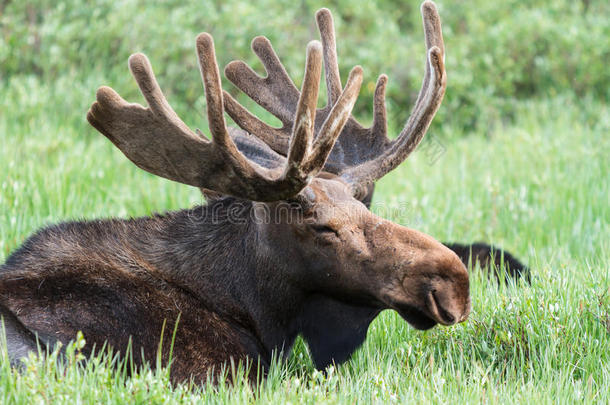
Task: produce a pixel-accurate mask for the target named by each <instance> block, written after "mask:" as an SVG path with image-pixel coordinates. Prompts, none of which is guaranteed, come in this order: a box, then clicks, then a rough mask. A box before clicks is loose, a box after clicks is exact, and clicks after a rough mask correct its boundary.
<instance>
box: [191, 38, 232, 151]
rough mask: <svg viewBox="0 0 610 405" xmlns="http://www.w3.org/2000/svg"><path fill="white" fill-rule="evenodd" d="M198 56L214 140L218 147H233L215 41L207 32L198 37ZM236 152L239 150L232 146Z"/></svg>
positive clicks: (209, 123)
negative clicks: (225, 111)
mask: <svg viewBox="0 0 610 405" xmlns="http://www.w3.org/2000/svg"><path fill="white" fill-rule="evenodd" d="M196 44H197V55H198V56H199V57H198V60H199V71H200V72H201V79H202V80H203V84H204V87H205V100H206V103H207V110H208V125H209V128H210V132H211V133H212V139H213V140H214V143H215V144H216V145H218V146H225V147H226V146H228V147H231V145H232V143H233V141H232V140H231V138H230V137H229V133H228V132H227V126H226V123H225V118H224V106H223V101H222V84H221V82H220V73H219V71H218V64H217V63H216V52H215V50H214V40H213V39H212V36H211V35H210V34H208V33H207V32H204V33H201V34H199V35H198V36H197V40H196ZM232 147H233V148H235V150H237V148H236V147H235V145H234V144H233V145H232Z"/></svg>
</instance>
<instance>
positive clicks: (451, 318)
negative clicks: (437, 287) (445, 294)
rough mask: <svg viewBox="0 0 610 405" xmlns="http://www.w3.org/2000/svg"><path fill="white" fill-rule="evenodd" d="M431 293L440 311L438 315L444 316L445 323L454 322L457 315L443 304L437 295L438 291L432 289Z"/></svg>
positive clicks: (437, 309) (450, 323)
mask: <svg viewBox="0 0 610 405" xmlns="http://www.w3.org/2000/svg"><path fill="white" fill-rule="evenodd" d="M431 295H432V299H433V300H434V304H435V307H436V311H437V312H438V315H439V316H440V317H441V318H442V320H443V321H444V323H446V324H449V325H452V324H454V323H455V316H454V315H453V314H452V313H451V312H449V311H448V310H446V309H445V307H443V306H442V305H441V303H440V302H439V299H438V297H437V296H436V291H432V293H431Z"/></svg>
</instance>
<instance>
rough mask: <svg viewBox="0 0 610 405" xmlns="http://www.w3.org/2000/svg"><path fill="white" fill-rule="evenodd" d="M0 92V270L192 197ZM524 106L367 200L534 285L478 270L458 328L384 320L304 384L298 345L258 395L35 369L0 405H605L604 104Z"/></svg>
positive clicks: (98, 139)
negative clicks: (57, 239) (72, 234)
mask: <svg viewBox="0 0 610 405" xmlns="http://www.w3.org/2000/svg"><path fill="white" fill-rule="evenodd" d="M26 85H27V86H29V85H32V86H34V83H30V84H27V83H26V84H24V86H26ZM85 87H86V85H85ZM75 92H76V93H78V91H75ZM91 93H93V87H92V90H91ZM5 95H6V96H7V97H6V98H5V99H4V100H3V101H2V103H3V111H6V112H7V113H6V114H3V115H2V117H1V119H0V133H1V134H2V145H3V146H2V149H1V150H0V151H1V152H0V173H2V178H1V179H0V190H1V192H0V207H2V209H1V210H0V260H3V259H5V258H6V256H7V255H8V254H9V252H10V251H12V250H13V249H15V248H16V247H17V246H19V244H20V243H21V242H22V241H23V240H24V238H26V237H27V236H28V235H29V234H30V233H31V232H32V231H34V230H35V229H37V228H39V227H41V226H44V225H45V224H49V223H52V222H57V221H62V220H67V219H70V218H95V217H107V216H123V217H125V216H137V215H146V214H149V213H151V212H155V211H164V210H171V209H178V208H184V207H189V206H191V205H193V204H196V203H199V202H201V197H200V196H199V194H198V192H197V191H196V190H193V189H190V188H188V187H185V186H180V185H177V184H173V183H171V182H169V181H165V180H162V179H159V178H155V177H153V176H150V175H148V174H146V173H144V172H142V171H141V170H138V169H137V168H135V167H134V166H133V165H132V164H130V163H129V162H128V161H127V160H126V159H125V158H124V157H123V156H122V155H121V154H120V153H119V152H118V151H117V150H115V148H114V147H113V146H112V145H111V144H110V143H109V142H107V141H106V140H105V139H104V138H103V137H102V136H99V135H97V134H96V133H95V132H94V131H93V130H92V129H91V128H88V127H87V126H86V125H85V123H84V122H83V120H82V118H78V119H77V118H74V117H75V116H78V115H79V114H80V112H78V114H77V113H73V112H67V111H63V112H64V113H65V116H62V105H61V103H60V102H59V101H58V104H52V105H49V104H48V103H46V102H44V101H42V100H41V99H44V97H47V96H46V95H45V88H42V87H40V88H38V87H37V88H34V89H33V90H30V91H27V92H20V91H19V89H18V88H17V87H11V89H10V91H8V92H5ZM49 97H55V96H52V95H51V96H49ZM67 97H70V96H69V95H67ZM87 98H89V99H90V98H91V96H89V97H85V99H87ZM14 105H19V106H20V108H19V109H15V108H14V107H11V106H14ZM519 110H520V113H519V115H518V118H517V120H516V122H515V123H514V124H510V125H508V126H504V127H497V128H495V129H494V130H492V131H491V132H490V133H488V134H487V136H486V137H484V136H482V135H480V134H473V135H471V136H467V137H464V138H461V139H454V140H444V141H442V142H443V146H444V148H445V152H444V153H443V154H442V155H441V156H440V158H438V160H437V161H436V162H435V163H434V164H430V158H429V155H427V154H426V153H423V152H420V153H416V154H415V155H413V156H412V157H411V158H410V159H409V160H408V161H407V162H406V163H404V164H403V165H402V166H401V167H400V168H399V169H398V170H396V171H395V172H393V173H392V174H391V175H389V176H387V178H385V179H383V181H382V182H381V183H380V186H379V188H378V194H377V195H376V198H375V202H374V209H375V210H376V211H377V212H379V213H383V214H384V215H386V216H388V217H392V218H391V219H393V220H395V221H397V222H399V223H402V224H405V225H408V226H412V227H415V228H417V229H420V230H422V231H424V232H427V233H429V234H431V235H433V236H435V237H436V238H437V239H439V240H453V241H475V240H486V241H490V242H493V243H497V244H499V245H501V246H504V247H506V248H507V249H510V250H511V251H514V252H515V253H516V254H517V255H518V256H519V257H521V258H523V259H525V260H526V261H527V262H528V263H529V264H530V266H531V268H532V275H533V281H532V285H531V286H523V285H521V286H512V287H511V286H509V287H497V286H496V285H495V284H493V283H490V282H488V281H487V280H486V279H484V278H482V277H479V276H478V274H477V273H475V275H474V277H473V280H472V298H473V312H472V315H471V316H470V318H469V320H468V321H467V322H466V323H464V324H460V325H458V326H455V327H451V328H445V327H437V328H434V329H433V330H431V331H429V332H426V333H422V332H418V331H415V330H413V329H411V328H410V327H409V326H408V325H407V324H406V323H405V322H404V321H402V320H401V319H400V318H399V317H398V316H397V315H396V314H395V313H393V312H389V311H386V312H384V313H383V314H382V315H381V316H380V317H379V318H378V319H377V320H376V321H375V322H374V323H373V324H372V326H371V329H370V331H369V335H368V338H367V340H366V343H365V344H364V346H363V347H362V348H361V349H360V350H359V351H358V352H357V353H356V354H355V356H354V358H353V359H352V360H351V361H349V362H348V363H346V364H344V365H342V366H339V367H337V368H336V369H334V370H333V371H332V372H330V373H328V375H326V376H325V375H322V374H321V373H318V372H316V371H314V369H313V367H312V364H311V360H310V359H309V356H308V354H307V349H306V347H305V345H304V344H303V343H302V342H300V343H299V344H297V346H296V347H295V349H294V353H293V357H292V358H291V360H289V361H288V362H287V363H285V364H277V365H276V366H274V368H273V369H272V371H271V375H270V377H269V378H268V380H267V381H266V382H265V383H263V384H262V385H261V386H259V387H252V386H248V385H247V384H246V383H243V382H238V383H237V384H235V385H234V386H225V385H220V386H218V387H211V386H207V387H205V388H203V389H202V390H199V389H197V388H195V387H190V388H189V387H186V386H179V387H175V388H171V387H170V385H169V383H168V379H167V373H166V372H165V371H157V372H150V371H143V372H142V373H141V374H138V375H136V376H135V377H132V378H127V377H125V376H124V374H121V373H116V372H115V371H113V368H112V367H110V365H109V364H110V360H108V359H106V360H103V359H100V358H98V359H96V360H94V361H92V362H90V363H88V364H87V365H86V366H84V367H83V366H78V365H72V366H70V367H68V368H67V370H65V371H64V370H63V369H62V368H61V367H60V368H59V370H58V369H57V365H56V364H55V363H54V362H53V361H50V362H47V363H43V362H41V361H32V363H31V364H30V365H29V368H28V371H27V372H26V373H25V374H23V375H19V374H17V373H15V372H13V371H11V370H9V369H8V367H7V366H6V362H4V363H3V364H4V365H3V366H2V367H0V398H1V399H3V402H4V403H7V401H10V402H13V401H15V402H21V403H30V402H32V401H44V402H47V401H52V402H67V401H73V400H81V401H85V402H89V401H91V402H93V401H104V402H117V403H120V402H124V401H126V400H128V401H155V402H161V401H166V400H171V401H174V400H175V401H185V402H195V401H200V400H205V401H210V402H216V401H221V402H222V401H226V402H233V401H237V402H242V401H253V402H255V401H260V402H278V401H279V402H288V401H290V402H310V403H313V402H319V401H328V402H341V403H352V402H354V401H362V402H368V401H370V400H372V401H378V402H380V403H386V402H388V401H395V402H397V403H400V402H402V401H404V400H410V401H418V402H419V401H422V400H423V401H433V402H442V401H445V400H449V401H452V402H453V401H456V402H458V401H462V400H466V401H473V402H476V401H479V400H489V401H490V402H495V401H498V402H511V401H512V400H517V401H522V402H525V401H528V402H529V401H536V402H549V403H550V402H555V401H559V402H573V401H577V400H583V401H586V402H589V401H598V402H600V403H604V402H606V401H607V400H608V399H610V398H609V396H608V395H609V394H608V393H609V392H610V349H609V347H610V274H609V269H610V255H609V241H610V227H609V223H610V209H609V206H610V204H609V201H608V198H609V197H608V196H609V195H610V190H609V187H608V186H609V176H608V174H609V167H608V165H609V164H608V159H607V157H608V156H610V143H609V140H608V137H607V134H608V131H609V130H610V122H609V119H608V116H609V115H608V108H607V106H605V105H598V104H596V103H593V102H589V101H586V100H585V101H578V102H576V101H574V100H573V99H571V98H570V97H564V98H559V97H558V98H555V99H551V100H547V101H528V102H522V103H521V105H520V108H519ZM54 111H59V112H57V113H54ZM83 111H84V108H83ZM85 339H86V337H85Z"/></svg>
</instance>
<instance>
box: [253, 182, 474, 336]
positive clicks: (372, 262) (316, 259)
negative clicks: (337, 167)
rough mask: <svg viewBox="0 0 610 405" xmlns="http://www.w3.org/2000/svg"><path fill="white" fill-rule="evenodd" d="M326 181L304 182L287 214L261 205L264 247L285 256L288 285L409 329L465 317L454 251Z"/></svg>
mask: <svg viewBox="0 0 610 405" xmlns="http://www.w3.org/2000/svg"><path fill="white" fill-rule="evenodd" d="M326 177H327V178H320V177H319V178H316V179H315V180H314V181H312V183H311V184H310V185H309V186H308V187H307V188H306V189H304V190H303V192H302V193H301V194H300V195H299V196H298V198H297V199H296V200H295V201H294V202H293V203H292V204H290V207H291V209H283V208H284V207H286V205H285V204H282V203H280V204H266V205H265V206H266V207H267V208H266V210H265V212H267V213H268V212H272V213H273V214H271V216H270V219H271V221H268V222H269V223H268V224H265V229H264V234H266V235H267V237H268V238H269V241H268V243H269V246H270V249H273V247H275V248H278V249H280V250H281V251H282V252H290V253H289V256H290V257H291V258H292V266H291V268H290V271H291V272H293V273H294V280H295V281H296V282H297V283H299V285H302V286H306V288H307V289H309V290H310V292H315V293H323V294H327V295H329V296H331V297H332V298H335V299H339V300H343V301H346V302H351V303H354V302H358V303H360V304H362V305H367V306H373V307H379V308H391V309H394V310H396V311H398V313H400V315H401V316H402V317H403V318H404V319H405V320H407V322H409V323H410V324H411V325H412V326H413V327H415V328H417V329H429V328H431V327H433V326H434V325H436V324H437V323H440V324H443V325H452V324H455V323H458V322H461V321H463V320H465V319H466V318H467V317H468V314H469V312H470V298H469V281H468V273H467V271H466V268H465V267H464V265H463V264H462V262H461V260H460V259H459V258H458V257H457V256H456V255H455V253H453V251H451V250H450V249H448V248H447V247H445V246H444V245H442V244H441V243H439V242H437V241H436V240H434V239H433V238H432V237H430V236H428V235H425V234H423V233H421V232H419V231H416V230H413V229H409V228H406V227H404V226H401V225H398V224H395V223H393V222H390V221H387V220H385V219H383V218H380V217H379V216H377V215H375V214H373V213H371V212H370V211H369V210H368V209H367V208H366V207H365V206H364V204H362V203H361V202H360V201H359V200H357V199H356V198H354V197H353V196H352V193H351V191H350V189H349V187H348V185H347V184H345V183H344V182H343V181H342V180H341V179H340V178H338V177H334V176H326ZM261 204H262V203H261ZM259 210H260V211H262V209H261V207H259ZM294 246H298V249H294ZM278 254H280V253H278ZM282 254H284V255H285V254H286V253H282Z"/></svg>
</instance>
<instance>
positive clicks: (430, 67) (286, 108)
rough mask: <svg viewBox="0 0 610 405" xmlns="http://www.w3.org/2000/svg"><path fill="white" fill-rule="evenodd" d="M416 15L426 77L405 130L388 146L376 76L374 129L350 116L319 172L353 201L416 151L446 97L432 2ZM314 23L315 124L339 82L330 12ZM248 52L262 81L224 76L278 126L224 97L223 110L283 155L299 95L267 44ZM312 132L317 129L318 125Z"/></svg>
mask: <svg viewBox="0 0 610 405" xmlns="http://www.w3.org/2000/svg"><path fill="white" fill-rule="evenodd" d="M421 12H422V17H423V22H424V33H425V38H426V47H427V58H426V73H425V75H424V80H423V83H422V87H421V90H420V93H419V95H418V97H417V101H416V103H415V107H414V109H413V111H412V113H411V116H410V117H409V119H408V121H407V123H406V125H405V127H404V129H403V130H402V131H401V133H400V134H399V135H398V137H397V138H396V139H395V140H393V141H392V140H390V139H389V138H388V137H387V123H386V107H385V87H386V84H387V76H385V75H381V76H379V79H378V80H377V86H376V88H375V95H374V103H373V125H372V126H371V127H370V128H363V127H362V126H361V125H360V124H359V123H358V122H357V121H356V120H355V119H354V118H353V117H351V116H350V118H349V119H348V121H347V123H346V125H345V127H344V129H343V132H342V135H341V136H340V137H339V139H338V141H337V143H336V144H335V147H334V149H333V151H332V153H331V155H330V157H329V159H328V161H327V162H326V166H325V167H324V170H326V171H329V172H332V173H335V174H338V175H341V177H342V178H343V179H345V180H346V181H347V182H349V183H350V184H351V185H352V188H353V191H354V194H355V195H356V196H357V197H361V196H362V195H361V194H366V190H367V187H368V186H369V185H370V184H372V183H373V182H374V181H376V180H378V179H380V178H381V177H383V176H384V175H385V174H386V173H388V172H390V171H391V170H393V169H394V168H395V167H396V166H398V165H399V164H400V163H401V162H402V161H404V160H405V159H406V158H407V157H408V156H409V154H410V153H411V152H413V150H415V148H416V147H417V145H418V144H419V143H420V142H421V140H422V138H423V136H424V134H425V132H426V130H427V129H428V127H429V125H430V123H431V121H432V118H433V117H434V114H435V113H436V111H437V110H438V107H439V106H440V102H441V100H442V98H443V96H444V94H445V87H446V74H445V68H444V45H443V37H442V33H441V23H440V17H439V15H438V13H437V11H436V6H435V5H434V3H432V2H431V1H425V2H424V3H423V4H422V7H421ZM316 20H317V23H318V29H319V31H320V36H321V39H322V48H323V54H324V70H325V74H326V87H327V91H328V105H327V106H326V107H324V108H322V109H319V110H318V112H317V117H318V120H324V119H325V118H326V116H327V115H328V114H329V112H330V109H331V108H332V106H333V104H334V102H335V100H337V98H338V97H339V94H340V92H341V79H340V77H339V68H338V64H337V53H336V44H335V34H334V27H333V20H332V15H331V13H330V11H329V10H327V9H321V10H319V11H318V12H317V14H316ZM252 49H253V51H254V53H256V55H257V56H258V57H259V58H260V59H261V61H262V63H263V66H264V67H265V70H266V71H267V76H266V77H264V78H263V77H260V76H258V75H257V74H256V73H255V72H254V71H253V70H252V69H251V68H250V67H249V66H247V65H246V64H245V63H244V62H242V61H234V62H231V63H230V64H229V65H227V67H226V68H225V75H226V76H227V78H229V80H231V81H232V82H233V83H234V84H235V85H236V86H237V87H238V88H239V89H241V90H242V91H243V92H244V93H246V94H247V95H248V96H249V97H250V98H252V99H253V100H254V101H255V102H256V103H258V104H259V105H261V106H262V107H264V108H265V109H266V110H267V111H269V112H270V113H272V114H273V115H275V116H276V117H277V118H279V119H280V121H281V122H282V124H283V127H282V128H273V127H271V126H269V125H267V124H266V123H264V122H262V121H261V120H259V119H258V118H256V117H255V116H253V115H252V114H250V113H249V112H248V111H247V110H246V109H245V108H244V107H243V106H242V105H241V104H239V103H238V102H237V101H236V100H235V99H234V98H233V97H231V96H230V95H229V94H228V93H226V92H225V94H224V97H225V100H226V105H225V108H226V110H227V113H228V114H229V115H230V116H231V118H233V120H234V121H235V122H236V123H237V124H238V125H239V126H240V127H241V128H242V129H244V130H245V131H247V132H249V133H251V134H253V135H256V136H257V137H259V138H260V139H262V140H264V141H265V142H266V143H267V144H268V145H269V146H271V147H272V148H273V150H275V151H276V152H278V153H280V154H283V155H286V153H287V145H288V141H287V140H288V139H289V135H288V134H289V122H290V121H289V118H290V117H291V116H292V115H293V114H294V111H295V106H296V100H297V99H298V96H299V93H298V90H297V89H296V87H295V86H294V83H293V82H292V81H291V80H290V78H289V77H288V74H287V73H286V70H285V69H284V67H283V66H282V63H281V62H280V60H279V58H278V56H277V55H276V53H275V52H274V50H273V48H272V46H271V43H270V42H269V40H267V39H266V38H264V37H257V38H255V39H254V40H253V41H252ZM315 128H320V126H319V125H318V122H316V126H315Z"/></svg>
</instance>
